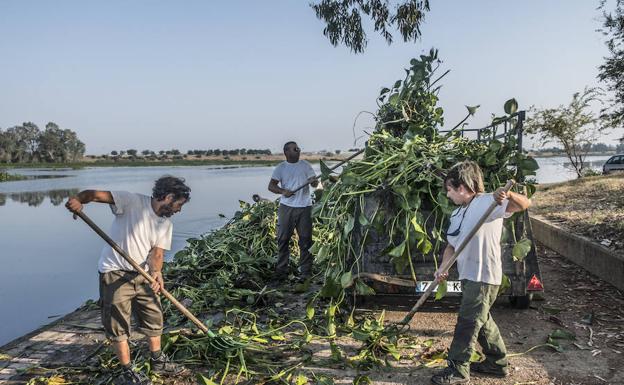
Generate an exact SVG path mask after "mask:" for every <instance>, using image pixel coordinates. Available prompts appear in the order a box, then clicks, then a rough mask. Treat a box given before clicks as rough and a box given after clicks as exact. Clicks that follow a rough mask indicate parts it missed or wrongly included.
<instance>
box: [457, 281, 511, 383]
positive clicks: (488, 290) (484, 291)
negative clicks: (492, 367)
mask: <svg viewBox="0 0 624 385" xmlns="http://www.w3.org/2000/svg"><path fill="white" fill-rule="evenodd" d="M498 288H499V286H498V285H489V284H487V283H483V282H474V281H469V280H466V279H464V280H462V300H461V305H460V308H459V314H458V316H457V325H456V326H455V334H454V335H453V342H452V343H451V347H450V349H449V353H448V360H449V366H450V365H452V366H454V367H455V368H456V369H457V370H458V371H459V372H460V373H461V375H463V376H464V377H466V378H468V377H470V357H471V356H472V352H473V351H474V347H475V342H479V345H481V348H482V349H483V353H484V354H485V359H486V360H487V361H489V362H490V363H492V364H496V365H500V366H507V348H506V347H505V342H503V338H502V337H501V334H500V331H499V330H498V326H496V323H495V322H494V319H492V316H491V315H490V308H491V307H492V305H493V304H494V301H496V297H497V295H498Z"/></svg>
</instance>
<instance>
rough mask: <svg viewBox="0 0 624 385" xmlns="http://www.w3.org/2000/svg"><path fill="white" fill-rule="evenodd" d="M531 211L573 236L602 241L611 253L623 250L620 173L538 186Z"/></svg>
mask: <svg viewBox="0 0 624 385" xmlns="http://www.w3.org/2000/svg"><path fill="white" fill-rule="evenodd" d="M531 211H532V212H533V213H536V214H539V215H541V216H543V217H545V218H547V219H549V220H551V221H553V222H557V223H558V224H559V225H561V226H563V227H564V228H566V229H568V230H569V231H571V232H573V233H575V234H579V235H583V236H586V237H589V238H591V239H593V240H595V241H597V242H603V241H604V243H603V244H605V246H606V245H607V244H609V246H608V247H609V248H610V249H612V250H618V251H622V250H624V175H622V174H618V175H613V176H596V177H587V178H583V179H578V180H574V181H570V182H565V183H556V184H550V185H543V186H539V188H538V191H537V193H536V194H535V196H534V197H533V206H532V208H531ZM605 240H607V241H610V242H607V241H605Z"/></svg>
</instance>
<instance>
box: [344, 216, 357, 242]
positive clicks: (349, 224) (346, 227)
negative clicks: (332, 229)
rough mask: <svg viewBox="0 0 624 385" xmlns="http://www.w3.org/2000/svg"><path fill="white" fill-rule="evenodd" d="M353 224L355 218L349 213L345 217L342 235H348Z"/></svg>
mask: <svg viewBox="0 0 624 385" xmlns="http://www.w3.org/2000/svg"><path fill="white" fill-rule="evenodd" d="M354 225H355V218H353V215H351V214H349V218H347V223H345V225H344V237H345V238H346V237H347V236H349V233H350V232H351V230H353V226H354Z"/></svg>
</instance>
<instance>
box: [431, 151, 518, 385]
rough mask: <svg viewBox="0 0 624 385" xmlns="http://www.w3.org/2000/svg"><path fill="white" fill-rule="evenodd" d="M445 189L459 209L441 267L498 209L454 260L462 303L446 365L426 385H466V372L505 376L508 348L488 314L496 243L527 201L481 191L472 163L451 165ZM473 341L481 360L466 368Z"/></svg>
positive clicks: (498, 268)
mask: <svg viewBox="0 0 624 385" xmlns="http://www.w3.org/2000/svg"><path fill="white" fill-rule="evenodd" d="M444 186H445V188H446V192H447V193H446V195H447V196H448V198H449V199H451V200H452V201H453V203H455V204H456V205H458V206H460V207H459V208H458V209H457V210H455V211H453V213H452V214H451V220H450V224H449V227H448V231H447V233H446V239H447V242H448V245H447V246H446V249H445V250H444V256H443V262H442V265H446V264H447V263H448V260H449V259H450V258H451V257H452V256H453V254H454V253H455V248H456V247H458V246H459V245H460V244H461V243H462V242H463V241H464V239H465V238H466V237H467V236H468V234H469V233H470V232H471V230H472V229H473V228H474V227H475V225H476V224H477V222H479V219H480V218H481V216H482V215H483V214H484V213H485V212H486V210H487V209H488V208H489V207H490V205H491V204H492V203H493V202H496V203H498V206H496V208H495V209H494V211H492V213H491V214H490V215H489V217H488V218H487V219H486V220H485V222H484V223H483V225H482V226H481V227H480V228H479V230H478V231H477V232H476V234H475V235H474V236H473V237H472V238H471V239H470V240H469V241H468V244H467V245H466V247H465V248H464V249H463V250H462V252H461V253H460V254H459V256H458V257H457V270H458V271H459V279H460V280H461V281H462V301H461V305H460V308H459V314H458V315H457V324H456V325H455V333H454V335H453V342H451V347H450V348H449V352H448V357H447V360H448V367H447V368H445V369H444V370H442V371H440V372H439V373H436V374H435V375H434V376H433V377H432V378H431V382H433V383H434V384H436V385H454V384H466V383H468V382H469V381H470V372H471V371H472V372H478V373H483V374H488V375H491V376H495V377H505V376H506V375H507V374H508V372H509V370H508V368H507V364H508V362H507V348H506V347H505V342H504V341H503V338H502V336H501V334H500V332H499V330H498V326H496V323H495V322H494V319H493V318H492V316H491V315H490V308H491V307H492V305H493V304H494V301H495V300H496V296H497V295H498V288H499V287H500V285H501V281H502V279H503V270H502V262H501V244H500V241H501V235H502V231H503V219H504V218H506V217H509V216H511V214H512V213H514V212H519V211H523V210H526V209H527V208H528V207H529V205H530V201H529V199H528V198H527V197H525V196H524V195H521V194H518V193H514V192H511V191H510V192H507V193H506V192H505V190H504V189H502V188H499V189H498V190H496V191H495V192H494V193H490V194H486V193H484V187H483V174H482V172H481V169H480V168H479V165H477V164H476V163H475V162H471V161H464V162H460V163H458V164H456V165H455V166H453V167H452V168H451V169H450V170H449V172H448V174H447V175H446V178H445V180H444ZM447 277H448V273H444V274H441V273H440V272H437V271H436V273H435V278H436V279H437V280H438V281H442V280H445V279H446V278H447ZM477 342H478V343H479V345H481V348H482V349H483V354H484V355H485V360H484V361H482V362H474V363H472V364H471V363H470V357H471V356H472V352H473V350H474V346H475V343H477Z"/></svg>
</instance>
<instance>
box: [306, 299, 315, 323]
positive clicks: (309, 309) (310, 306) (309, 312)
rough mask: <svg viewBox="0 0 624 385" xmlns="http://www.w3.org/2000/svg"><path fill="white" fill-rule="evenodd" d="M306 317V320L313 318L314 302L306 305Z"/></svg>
mask: <svg viewBox="0 0 624 385" xmlns="http://www.w3.org/2000/svg"><path fill="white" fill-rule="evenodd" d="M306 317H307V318H308V319H312V318H314V302H312V301H310V302H308V304H307V305H306Z"/></svg>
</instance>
